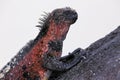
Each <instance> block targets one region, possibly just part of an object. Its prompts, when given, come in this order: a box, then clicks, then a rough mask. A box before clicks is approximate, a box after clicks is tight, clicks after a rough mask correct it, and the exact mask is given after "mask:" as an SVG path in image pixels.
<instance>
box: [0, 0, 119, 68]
mask: <svg viewBox="0 0 120 80" xmlns="http://www.w3.org/2000/svg"><path fill="white" fill-rule="evenodd" d="M63 7H71V8H73V9H75V10H76V11H77V12H78V15H79V18H78V20H77V22H76V23H75V24H74V25H72V26H71V28H70V31H69V33H68V35H67V38H66V40H65V41H64V48H63V55H66V54H68V52H72V51H73V50H74V49H76V48H78V47H81V48H86V47H88V46H89V45H90V44H91V43H93V42H94V41H96V40H98V39H100V38H102V37H104V36H105V35H106V34H108V33H109V32H111V31H112V30H114V29H115V28H117V26H119V25H120V0H0V68H2V67H3V66H4V65H5V64H6V63H7V62H8V61H10V59H11V58H12V57H13V56H14V55H16V53H17V52H18V51H19V50H20V49H21V48H22V47H23V46H24V45H25V44H26V43H27V42H28V41H29V40H31V39H34V38H35V37H36V35H37V34H38V32H39V29H38V28H36V27H35V26H36V25H37V24H38V21H39V20H38V19H39V18H40V17H41V14H43V12H44V11H45V12H51V11H52V10H54V9H56V8H63Z"/></svg>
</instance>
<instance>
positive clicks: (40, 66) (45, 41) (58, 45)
mask: <svg viewBox="0 0 120 80" xmlns="http://www.w3.org/2000/svg"><path fill="white" fill-rule="evenodd" d="M77 18H78V14H77V12H76V11H75V10H73V9H71V8H69V7H66V8H59V9H55V10H53V11H52V12H51V13H49V14H48V15H47V17H44V19H41V21H43V23H41V22H40V23H41V25H39V26H37V27H40V28H41V30H40V32H39V34H38V36H37V37H36V38H35V39H34V40H31V41H30V42H29V43H28V44H27V45H26V46H25V47H23V48H22V49H21V50H20V51H19V52H18V54H17V55H16V56H15V57H14V58H13V59H12V60H11V62H9V63H8V64H7V65H6V66H5V67H4V68H3V69H2V70H1V71H0V80H48V78H49V76H50V74H51V72H52V71H65V70H68V69H70V68H72V67H73V66H74V65H76V64H77V63H78V62H79V61H80V60H81V58H80V56H78V54H79V53H80V51H81V49H79V48H78V49H76V50H75V51H74V52H73V53H71V54H70V55H68V56H66V57H63V58H60V56H61V54H62V46H63V41H64V39H65V38H66V34H67V32H68V30H69V28H70V25H71V24H73V23H75V21H76V20H77ZM70 58H72V60H71V61H68V62H67V60H69V59H70Z"/></svg>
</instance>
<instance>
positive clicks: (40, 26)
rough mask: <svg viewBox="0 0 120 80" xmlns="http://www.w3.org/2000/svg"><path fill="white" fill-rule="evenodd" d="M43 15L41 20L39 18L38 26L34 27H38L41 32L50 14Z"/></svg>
mask: <svg viewBox="0 0 120 80" xmlns="http://www.w3.org/2000/svg"><path fill="white" fill-rule="evenodd" d="M43 13H44V14H42V16H43V17H42V18H39V20H40V21H39V22H38V23H39V25H37V26H36V27H39V28H40V30H42V29H43V28H44V27H45V24H46V21H47V20H48V17H49V15H50V13H47V12H43Z"/></svg>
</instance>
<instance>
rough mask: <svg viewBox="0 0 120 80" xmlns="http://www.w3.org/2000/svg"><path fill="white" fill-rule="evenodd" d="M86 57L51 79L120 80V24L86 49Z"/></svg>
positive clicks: (56, 73)
mask: <svg viewBox="0 0 120 80" xmlns="http://www.w3.org/2000/svg"><path fill="white" fill-rule="evenodd" d="M85 52H86V59H84V60H83V61H82V62H80V63H79V64H77V65H76V66H75V67H73V68H72V69H70V70H68V71H66V72H54V73H53V74H52V77H51V78H50V80H120V26H119V27H118V28H117V29H116V30H114V31H113V32H111V33H110V34H108V35H107V36H105V37H104V38H102V39H100V40H98V41H96V42H95V43H93V44H91V45H90V46H89V47H88V48H86V49H85Z"/></svg>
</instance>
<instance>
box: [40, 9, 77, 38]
mask: <svg viewBox="0 0 120 80" xmlns="http://www.w3.org/2000/svg"><path fill="white" fill-rule="evenodd" d="M77 18H78V14H77V12H76V11H75V10H73V9H71V8H69V7H66V8H59V9H55V10H53V11H52V12H51V13H49V15H48V17H46V18H44V19H42V21H43V23H42V25H40V26H38V27H41V35H42V36H44V35H46V34H47V35H49V36H51V37H52V38H55V39H56V40H64V39H65V37H66V34H67V32H68V30H69V27H70V25H71V24H73V23H75V21H76V20H77Z"/></svg>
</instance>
